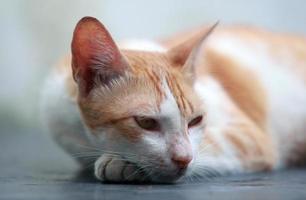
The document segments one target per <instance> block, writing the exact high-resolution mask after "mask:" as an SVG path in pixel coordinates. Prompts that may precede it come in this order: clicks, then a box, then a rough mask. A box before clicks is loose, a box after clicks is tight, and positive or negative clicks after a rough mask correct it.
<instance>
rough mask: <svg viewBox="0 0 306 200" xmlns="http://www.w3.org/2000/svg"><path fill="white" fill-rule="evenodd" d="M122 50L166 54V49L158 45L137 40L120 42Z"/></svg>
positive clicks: (149, 41)
mask: <svg viewBox="0 0 306 200" xmlns="http://www.w3.org/2000/svg"><path fill="white" fill-rule="evenodd" d="M120 47H121V48H122V49H129V50H136V51H154V52H166V49H165V48H164V47H163V46H161V45H160V44H158V43H156V42H154V41H151V40H145V39H142V40H139V39H130V40H124V41H121V42H120Z"/></svg>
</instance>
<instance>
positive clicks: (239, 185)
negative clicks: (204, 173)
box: [0, 126, 306, 200]
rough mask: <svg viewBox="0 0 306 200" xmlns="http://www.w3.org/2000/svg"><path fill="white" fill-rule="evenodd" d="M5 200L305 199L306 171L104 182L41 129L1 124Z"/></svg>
mask: <svg viewBox="0 0 306 200" xmlns="http://www.w3.org/2000/svg"><path fill="white" fill-rule="evenodd" d="M9 127H12V126H9ZM0 199H14V200H15V199H29V200H30V199H31V200H35V199H39V200H41V199H44V200H46V199H52V200H55V199H65V200H69V199H74V200H77V199H86V200H90V199H133V200H138V199H141V200H145V199H152V200H158V199H169V200H172V199H175V200H179V199H201V200H205V199H210V200H213V199H226V200H230V199H233V200H239V199H269V200H274V199H275V200H280V199H306V170H305V169H295V170H287V171H282V172H276V173H266V174H255V175H247V176H231V177H223V178H214V179H213V180H209V181H208V180H207V181H202V182H197V183H184V184H176V185H118V184H117V185H116V184H112V185H111V184H101V183H99V182H97V181H95V179H94V178H93V177H92V175H91V174H88V173H85V172H80V171H79V170H78V168H77V167H76V165H75V164H74V162H73V161H72V160H71V159H70V158H69V157H68V156H66V155H65V154H63V152H62V151H61V150H59V149H58V148H57V146H56V145H54V144H53V143H52V142H51V140H50V138H48V137H47V136H45V135H43V134H40V133H39V132H38V131H37V130H33V129H27V128H20V127H19V128H18V127H14V128H6V129H5V128H3V126H2V128H1V134H0Z"/></svg>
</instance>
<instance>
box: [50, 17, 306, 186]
mask: <svg viewBox="0 0 306 200" xmlns="http://www.w3.org/2000/svg"><path fill="white" fill-rule="evenodd" d="M92 27H94V28H95V29H91V28H92ZM84 30H90V31H87V32H86V31H85V32H84ZM93 30H94V31H93ZM82 31H83V32H82ZM105 31H106V30H105V28H104V27H102V28H101V27H100V25H99V23H98V22H96V21H95V20H94V19H91V18H85V19H83V20H82V21H81V23H79V25H78V26H77V28H76V31H75V33H74V40H73V44H72V52H73V53H72V55H73V62H72V63H73V70H71V62H70V60H71V58H67V59H66V60H65V61H64V62H63V63H62V64H60V66H59V67H57V68H56V69H54V70H53V73H52V75H51V76H50V78H49V80H48V82H47V84H46V87H45V88H44V113H45V114H46V115H45V116H46V122H47V125H48V126H49V128H50V131H51V132H52V133H53V135H54V137H55V139H56V141H57V142H58V143H59V144H60V145H61V146H62V147H63V148H64V149H65V150H66V151H67V152H69V153H70V154H72V155H74V157H77V158H78V159H79V161H80V162H81V163H83V164H84V165H86V163H87V162H88V160H87V159H88V157H90V158H92V159H94V160H96V159H97V161H96V162H95V174H96V176H97V178H99V179H101V180H109V181H143V180H149V181H157V182H159V181H161V182H168V181H170V182H171V181H175V180H177V179H179V178H181V177H182V176H183V175H185V176H186V177H195V176H208V175H212V174H225V173H242V172H253V171H261V170H271V169H277V168H281V167H286V166H289V165H291V164H294V165H296V164H298V163H300V162H303V161H305V160H306V106H305V105H306V40H305V39H302V38H297V37H291V36H285V35H280V34H273V33H268V32H265V31H261V30H255V29H251V28H246V27H245V28H243V27H236V28H233V27H227V28H226V27H225V28H223V27H218V28H217V29H216V31H215V32H214V33H213V34H212V35H210V36H209V38H208V39H207V40H206V41H204V45H203V48H200V45H201V43H202V42H201V40H203V35H205V32H207V29H205V30H204V29H203V30H198V31H193V32H190V33H185V34H182V35H179V36H175V37H172V38H170V39H169V40H166V41H161V42H156V43H155V42H137V41H136V42H135V41H134V42H132V43H131V42H130V43H125V44H123V46H122V49H124V50H121V53H120V54H122V55H123V58H121V56H120V55H119V53H118V54H116V52H117V49H116V47H115V45H114V44H113V43H112V40H111V39H110V36H109V35H108V33H107V34H106V35H104V36H103V37H101V38H102V39H101V38H99V37H98V38H97V39H96V40H94V41H95V42H97V43H98V44H100V43H101V44H102V43H103V44H104V43H105V44H106V45H104V46H103V48H101V49H105V48H107V49H108V50H111V51H110V52H111V53H110V55H109V54H108V53H109V51H102V50H101V49H100V48H97V47H96V46H95V44H94V45H93V43H92V42H93V41H92V40H89V41H88V39H86V37H85V39H83V38H84V35H88V34H89V35H90V37H91V38H93V37H97V36H96V35H95V34H102V35H103V34H105ZM203 33H204V34H203ZM79 35H80V36H79ZM81 36H82V37H81ZM79 38H82V40H81V39H79ZM88 38H89V37H88ZM105 38H107V39H106V40H105ZM82 48H83V49H86V53H87V52H90V51H93V52H94V53H93V54H90V55H87V54H86V53H84V52H82V51H81V50H80V49H82ZM127 48H133V49H134V50H131V49H130V50H127ZM135 49H137V51H136V50H135ZM97 51H100V52H99V55H102V54H105V55H104V56H103V57H102V56H101V57H99V58H98V59H96V58H97V55H98V54H96V53H97ZM113 52H115V53H113ZM118 52H119V51H118ZM112 53H113V54H112ZM89 57H90V58H92V57H94V58H95V59H88V58H89ZM105 57H107V58H108V59H107V60H103V59H104V58H105ZM118 57H119V59H118ZM123 60H124V61H123ZM110 61H111V62H110ZM126 61H127V62H126ZM89 62H91V64H88V63H89ZM104 62H106V63H107V65H105V63H104ZM84 63H85V64H84ZM114 63H115V64H114ZM99 65H101V66H102V67H104V68H103V69H104V70H105V69H106V67H105V66H107V67H109V66H110V69H112V70H111V71H109V69H108V68H107V70H106V71H103V72H101V71H99V73H101V74H102V75H101V74H99V73H97V74H98V75H96V72H97V71H98V70H100V69H99V68H96V67H99ZM118 66H119V67H118ZM120 66H129V67H128V69H127V68H125V67H124V69H125V70H128V72H125V73H121V71H120V70H121V68H120ZM181 66H183V67H181ZM190 66H192V67H191V68H192V70H189V69H188V68H190ZM89 67H90V68H89ZM92 68H95V70H96V71H89V72H90V73H89V72H88V71H86V70H88V69H92ZM82 70H83V71H82ZM180 70H182V71H180ZM119 72H120V73H119ZM118 73H119V74H120V75H118ZM96 76H99V80H98V81H96V80H97V79H96V78H93V77H96ZM73 77H74V78H73ZM74 79H75V80H76V81H75V80H74ZM93 80H95V81H93ZM75 82H76V83H77V84H76V83H75ZM93 83H94V84H93ZM101 85H102V86H101ZM125 87H126V88H125ZM192 88H193V89H192ZM122 110H124V111H122ZM138 110H139V111H138ZM100 112H101V113H100ZM148 113H149V114H148ZM138 116H141V118H140V119H138ZM143 116H145V120H147V121H145V120H144V121H142V120H143ZM148 116H149V118H148ZM130 118H132V119H135V120H136V122H134V121H131V120H132V119H130ZM152 118H153V119H154V120H153V121H152ZM202 118H203V119H202ZM137 124H138V125H139V126H140V127H141V128H142V129H140V128H139V127H136V126H137ZM187 124H188V125H187ZM93 151H94V152H93ZM82 152H83V153H82ZM86 152H88V153H87V154H86ZM86 155H87V156H86ZM140 169H142V170H140Z"/></svg>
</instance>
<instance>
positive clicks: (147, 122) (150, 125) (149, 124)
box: [134, 117, 160, 131]
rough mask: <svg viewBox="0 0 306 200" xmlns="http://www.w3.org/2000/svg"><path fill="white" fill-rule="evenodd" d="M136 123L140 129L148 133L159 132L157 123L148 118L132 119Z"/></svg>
mask: <svg viewBox="0 0 306 200" xmlns="http://www.w3.org/2000/svg"><path fill="white" fill-rule="evenodd" d="M134 119H135V121H136V123H137V124H138V126H140V127H141V128H143V129H145V130H148V131H159V130H160V125H159V123H158V121H156V120H155V119H153V118H150V117H134Z"/></svg>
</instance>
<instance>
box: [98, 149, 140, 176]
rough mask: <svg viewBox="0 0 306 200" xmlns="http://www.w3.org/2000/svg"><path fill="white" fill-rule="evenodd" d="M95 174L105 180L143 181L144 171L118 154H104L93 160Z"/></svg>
mask: <svg viewBox="0 0 306 200" xmlns="http://www.w3.org/2000/svg"><path fill="white" fill-rule="evenodd" d="M95 176H96V177H97V179H99V180H101V181H107V182H143V181H146V178H145V177H146V176H145V175H144V173H143V172H142V171H141V170H140V169H139V168H137V167H136V165H134V164H132V163H130V162H127V161H125V160H124V159H122V158H121V157H119V156H114V155H109V154H104V155H102V156H101V157H100V158H99V159H98V160H97V161H96V162H95Z"/></svg>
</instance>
